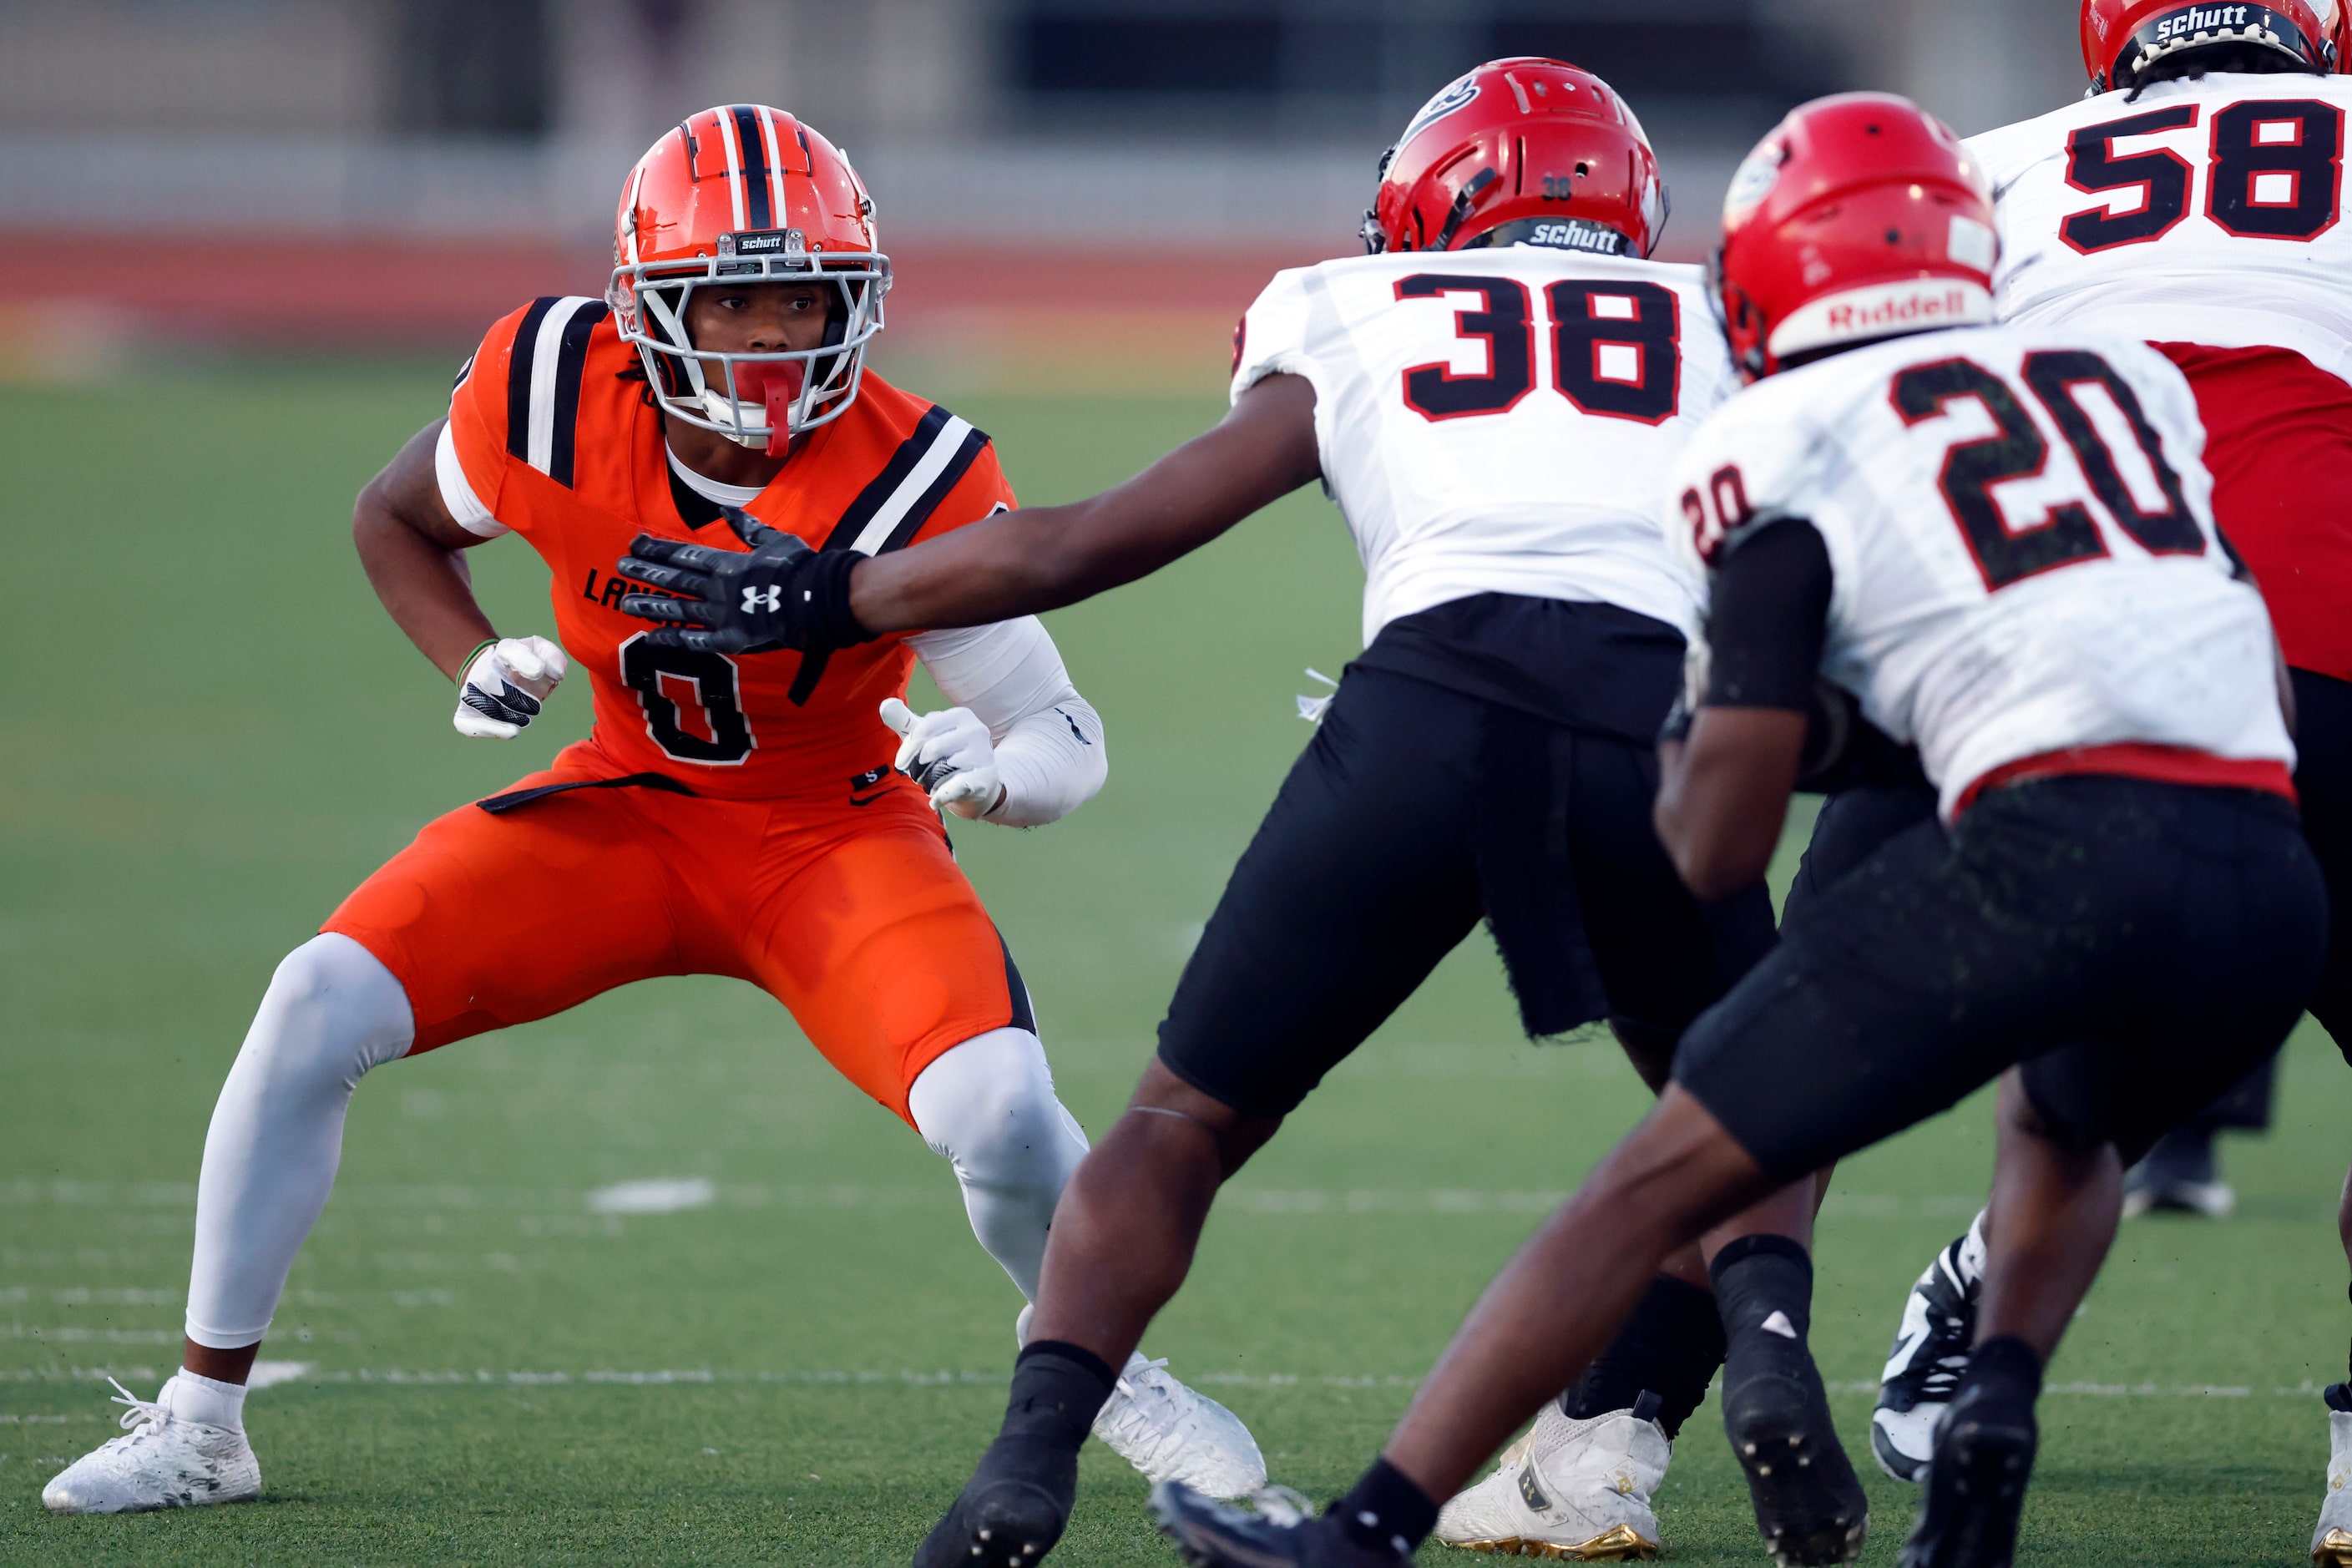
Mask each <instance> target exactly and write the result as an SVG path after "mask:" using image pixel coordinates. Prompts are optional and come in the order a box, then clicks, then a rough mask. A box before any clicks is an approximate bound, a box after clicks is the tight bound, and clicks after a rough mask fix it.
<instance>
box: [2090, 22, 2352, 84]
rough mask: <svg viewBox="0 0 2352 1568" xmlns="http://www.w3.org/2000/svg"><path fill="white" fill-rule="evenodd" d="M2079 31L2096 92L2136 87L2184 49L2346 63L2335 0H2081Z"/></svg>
mask: <svg viewBox="0 0 2352 1568" xmlns="http://www.w3.org/2000/svg"><path fill="white" fill-rule="evenodd" d="M2082 35H2083V66H2084V69H2085V70H2087V71H2089V72H2090V74H2091V90H2092V91H2093V92H2095V93H2098V92H2106V91H2109V90H2111V89H2128V88H2133V87H2137V86H2138V85H2140V83H2141V80H2142V78H2143V77H2144V76H2145V74H2146V72H2147V68H2148V67H2150V66H2152V65H2154V64H2156V62H2158V60H2162V59H2167V58H2172V57H2174V56H2177V55H2181V54H2185V53H2187V52H2189V51H2191V50H2197V51H2204V50H2215V49H2221V48H2225V47H2226V48H2234V49H2238V50H2244V49H2248V48H2252V49H2257V50H2262V51H2265V52H2269V53H2274V54H2276V55H2279V56H2282V57H2284V59H2285V60H2287V61H2290V62H2292V63H2293V64H2294V65H2296V66H2299V67H2300V68H2303V69H2305V70H2308V71H2314V72H2319V73H2326V72H2329V71H2340V70H2344V69H2346V68H2347V65H2352V62H2347V60H2346V58H2345V45H2346V42H2347V40H2346V36H2345V35H2346V18H2345V13H2344V6H2343V4H2342V0H2266V4H2263V5H2213V4H2203V3H2199V4H2183V3H2182V0H2083V15H2082Z"/></svg>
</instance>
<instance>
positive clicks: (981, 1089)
mask: <svg viewBox="0 0 2352 1568" xmlns="http://www.w3.org/2000/svg"><path fill="white" fill-rule="evenodd" d="M907 1100H908V1109H910V1110H913V1112H914V1113H915V1125H916V1127H917V1128H919V1130H920V1131H921V1132H922V1134H923V1142H926V1143H929V1145H930V1146H931V1148H932V1149H933V1150H934V1151H935V1152H939V1153H940V1154H943V1155H945V1156H947V1158H948V1159H949V1160H950V1161H951V1162H953V1163H954V1165H955V1173H956V1180H957V1181H958V1182H960V1183H961V1184H963V1207H964V1213H965V1214H967V1215H971V1229H972V1234H973V1235H974V1236H977V1237H979V1238H980V1245H981V1246H982V1247H986V1248H987V1249H988V1255H989V1256H990V1257H991V1258H995V1259H996V1261H997V1262H999V1263H1001V1264H1003V1266H1004V1272H1005V1273H1007V1274H1009V1275H1011V1276H1012V1277H1013V1284H1014V1285H1016V1286H1018V1287H1020V1289H1021V1294H1022V1295H1024V1297H1027V1298H1028V1299H1029V1300H1033V1301H1034V1300H1036V1299H1037V1271H1038V1268H1040V1267H1041V1266H1042V1265H1043V1264H1044V1262H1045V1227H1046V1226H1048V1225H1049V1224H1051V1223H1052V1221H1053V1218H1054V1200H1055V1199H1056V1198H1058V1197H1060V1196H1061V1195H1062V1187H1063V1184H1065V1183H1066V1182H1067V1181H1068V1180H1069V1179H1070V1173H1071V1172H1072V1171H1075V1170H1076V1169H1077V1168H1078V1162H1079V1161H1080V1160H1081V1159H1083V1158H1084V1157H1085V1156H1086V1152H1087V1135H1086V1133H1085V1132H1083V1131H1080V1130H1079V1128H1078V1124H1077V1121H1076V1120H1075V1119H1074V1118H1073V1117H1072V1116H1071V1115H1070V1113H1069V1112H1068V1111H1066V1110H1063V1109H1062V1102H1061V1101H1060V1100H1056V1099H1055V1098H1054V1075H1053V1072H1052V1071H1051V1069H1049V1068H1047V1067H1046V1065H1045V1047H1043V1046H1041V1045H1039V1044H1038V1043H1037V1037H1036V1036H1034V1035H1033V1034H1031V1033H1030V1032H1029V1031H1028V1030H1026V1029H992V1030H991V1031H989V1032H988V1033H987V1034H985V1035H978V1036H975V1037H972V1038H971V1039H969V1040H966V1041H965V1042H964V1043H963V1044H961V1045H960V1046H958V1047H955V1048H954V1049H952V1050H950V1051H949V1052H947V1053H946V1054H945V1055H943V1056H941V1057H940V1058H939V1059H938V1060H937V1061H935V1062H933V1063H932V1064H931V1065H930V1066H929V1067H928V1068H924V1069H923V1073H922V1076H921V1077H920V1078H918V1079H916V1080H915V1087H914V1088H913V1089H911V1090H909V1091H908V1096H907Z"/></svg>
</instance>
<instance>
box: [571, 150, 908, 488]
mask: <svg viewBox="0 0 2352 1568" xmlns="http://www.w3.org/2000/svg"><path fill="white" fill-rule="evenodd" d="M795 284H797V285H802V286H814V287H817V288H820V289H825V290H827V292H828V296H829V298H828V301H827V306H828V308H827V310H826V316H825V328H824V342H823V343H822V344H821V345H820V346H819V347H817V348H814V349H803V350H780V351H777V352H774V353H710V352H707V351H705V350H702V349H699V348H698V347H697V346H696V345H695V343H694V341H693V337H692V334H691V333H690V332H689V331H688V329H687V303H688V300H690V299H691V298H692V297H693V294H694V291H695V290H696V289H707V288H712V287H720V286H724V287H732V288H742V287H745V286H760V285H795ZM889 291H890V258H888V257H887V256H885V255H884V254H883V253H882V250H881V247H879V245H878V244H877V242H876V239H875V231H874V200H873V198H872V197H871V196H869V195H866V186H865V185H864V184H863V183H862V182H860V181H859V179H858V178H857V172H856V170H855V169H852V168H851V167H850V166H849V160H848V159H846V158H845V157H844V156H843V155H842V153H841V152H840V150H839V149H837V148H835V146H834V145H833V143H831V142H827V141H826V140H825V139H824V137H822V136H820V135H818V134H817V133H816V132H814V131H812V130H810V129H809V128H808V127H807V126H805V125H803V124H802V123H801V122H800V121H797V120H795V119H793V117H792V116H791V115H789V114H787V113H785V112H784V111H783V110H780V109H770V108H766V107H764V106H761V105H756V104H733V105H730V106H726V107H723V108H719V109H707V110H703V111H702V112H701V113H699V114H697V115H694V116H692V117H690V118H689V119H688V120H687V121H684V122H683V123H681V124H680V125H679V126H678V127H677V129H676V130H673V131H671V132H668V133H667V134H666V135H664V136H663V137H662V139H661V140H660V141H658V142H655V143H654V144H653V146H652V148H651V149H650V150H649V151H648V152H647V153H646V155H645V156H644V157H643V158H641V159H639V160H638V161H637V166H636V167H635V169H633V170H631V171H630V172H629V177H628V179H627V181H626V182H625V183H624V184H623V186H622V189H621V206H620V211H619V212H618V213H617V214H616V215H615V216H614V225H613V279H612V284H611V286H610V287H609V288H608V289H606V291H605V298H606V300H607V301H608V302H609V303H610V304H611V305H612V307H613V314H614V320H615V321H616V322H617V323H618V325H619V328H620V332H621V338H622V341H623V342H627V343H630V344H632V345H634V346H635V349H636V351H637V354H638V357H639V358H640V359H641V360H643V361H644V363H645V367H646V380H647V381H648V382H649V383H650V384H651V385H652V388H653V395H654V396H655V398H656V400H657V401H658V402H659V404H660V405H661V408H662V412H663V413H664V414H665V415H667V416H670V417H672V418H677V419H682V420H684V421H685V422H686V423H688V424H689V425H698V426H701V427H702V428H704V429H706V430H716V431H718V432H719V434H720V435H722V436H725V437H728V438H729V439H730V440H733V441H738V442H740V443H741V444H742V445H744V446H746V447H754V448H761V449H765V450H768V451H772V452H777V453H781V452H782V450H783V446H784V443H785V442H786V441H787V440H788V439H789V438H790V437H792V436H793V434H794V433H796V432H799V431H803V430H808V429H813V428H814V427H815V426H819V425H823V424H824V423H826V422H827V421H828V420H833V419H837V418H839V417H840V416H842V415H843V414H845V412H847V411H848V409H849V406H850V405H851V404H852V403H854V402H856V399H857V388H858V384H859V382H860V381H861V380H862V379H863V378H864V376H865V373H866V345H867V344H868V343H870V342H872V341H873V339H874V336H875V334H876V333H877V332H879V331H881V330H882V300H883V297H884V296H885V295H887V293H888V292H889Z"/></svg>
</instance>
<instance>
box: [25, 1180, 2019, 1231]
mask: <svg viewBox="0 0 2352 1568" xmlns="http://www.w3.org/2000/svg"><path fill="white" fill-rule="evenodd" d="M1568 1195H1569V1194H1568V1192H1567V1190H1566V1189H1564V1188H1560V1189H1553V1188H1527V1189H1517V1188H1506V1189H1499V1190H1497V1189H1489V1188H1477V1187H1396V1188H1383V1187H1253V1186H1248V1185H1237V1186H1234V1187H1233V1188H1231V1189H1229V1190H1228V1191H1226V1192H1224V1193H1223V1194H1220V1196H1219V1198H1218V1203H1217V1206H1218V1209H1219V1211H1220V1212H1223V1213H1234V1214H1250V1215H1318V1216H1319V1215H1483V1214H1493V1215H1541V1214H1549V1213H1550V1212H1551V1211H1552V1210H1553V1209H1555V1208H1557V1207H1559V1205H1560V1204H1562V1203H1563V1202H1565V1201H1566V1200H1567V1198H1568ZM955 1199H956V1191H955V1187H954V1184H952V1183H951V1182H948V1181H945V1180H942V1181H940V1182H937V1183H932V1184H925V1185H919V1186H897V1185H888V1186H869V1185H865V1184H858V1183H854V1182H844V1183H834V1184H823V1185H819V1184H783V1185H773V1186H771V1185H757V1184H719V1183H716V1182H712V1181H710V1180H709V1179H708V1178H705V1177H701V1176H658V1177H651V1178H647V1179H645V1180H641V1181H631V1182H620V1183H615V1184H612V1185H610V1186H603V1187H595V1188H592V1189H587V1190H582V1189H579V1188H571V1187H522V1186H491V1185H476V1184H465V1183H447V1182H444V1183H428V1184H394V1183H387V1184H353V1183H346V1184H343V1185H341V1186H339V1187H337V1188H336V1189H335V1195H334V1205H335V1208H336V1209H337V1210H339V1211H341V1212H345V1213H350V1212H352V1211H369V1212H380V1211H394V1212H397V1211H404V1210H433V1211H466V1210H483V1211H493V1212H508V1211H521V1212H530V1213H553V1214H563V1213H567V1212H568V1213H571V1214H575V1215H576V1214H579V1213H581V1212H583V1211H585V1212H586V1213H589V1214H593V1215H653V1214H669V1213H675V1212H677V1211H680V1210H687V1209H696V1208H703V1207H708V1206H712V1205H716V1206H719V1207H722V1208H782V1209H814V1210H824V1209H856V1210H872V1209H899V1208H915V1207H938V1208H940V1209H941V1210H942V1211H943V1212H944V1211H945V1209H946V1207H947V1205H950V1204H952V1203H954V1202H955ZM195 1202H196V1189H195V1187H194V1184H189V1183H184V1182H183V1183H174V1182H145V1183H120V1184H118V1183H107V1182H66V1181H52V1182H36V1181H22V1180H19V1181H5V1182H0V1207H46V1206H58V1207H91V1208H110V1209H125V1208H179V1209H192V1208H194V1206H195ZM1983 1205H1984V1198H1983V1195H1982V1194H1886V1193H1853V1192H1836V1191H1832V1193H1831V1194H1830V1195H1829V1200H1828V1203H1827V1204H1826V1205H1824V1208H1823V1213H1824V1215H1827V1216H1829V1217H1831V1218H1839V1219H1950V1220H1965V1219H1967V1218H1968V1216H1969V1215H1972V1214H1974V1213H1976V1212H1977V1210H1978V1209H1979V1208H1981V1207H1982V1206H1983Z"/></svg>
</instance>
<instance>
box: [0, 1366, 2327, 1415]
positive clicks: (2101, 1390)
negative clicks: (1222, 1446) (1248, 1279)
mask: <svg viewBox="0 0 2352 1568" xmlns="http://www.w3.org/2000/svg"><path fill="white" fill-rule="evenodd" d="M162 1375H163V1373H162V1371H161V1369H159V1368H156V1367H152V1366H105V1367H83V1366H46V1367H16V1368H0V1382H8V1383H102V1382H104V1381H105V1380H106V1379H108V1378H109V1377H119V1378H121V1379H123V1380H124V1381H125V1382H131V1381H133V1380H136V1379H141V1378H156V1377H160V1376H162ZM1009 1375H1010V1374H1009V1373H1008V1372H1006V1371H1005V1370H1004V1369H1003V1368H999V1369H997V1370H995V1371H992V1372H973V1371H968V1370H967V1371H944V1370H942V1371H935V1372H927V1371H918V1370H915V1369H913V1368H900V1369H899V1370H898V1371H895V1372H887V1371H878V1370H866V1371H847V1370H815V1369H803V1370H786V1371H730V1370H722V1369H718V1368H713V1367H707V1366H705V1367H657V1368H650V1369H646V1370H641V1371H627V1370H621V1369H615V1368H589V1369H585V1370H582V1371H556V1370H526V1369H509V1370H504V1371H494V1370H491V1369H488V1368H481V1367H477V1368H475V1369H473V1370H471V1371H467V1370H464V1369H458V1368H429V1367H420V1368H408V1367H361V1368H330V1367H320V1366H317V1365H315V1364H314V1363H309V1362H267V1361H265V1362H260V1363H256V1376H255V1379H254V1386H255V1387H257V1388H267V1387H269V1386H272V1385H274V1384H289V1383H291V1384H329V1383H331V1384H385V1385H388V1386H393V1387H407V1386H416V1387H523V1388H538V1387H547V1386H562V1385H566V1384H574V1385H580V1386H591V1387H593V1386H602V1385H618V1386H623V1387H631V1388H665V1387H687V1388H690V1387H701V1386H709V1385H714V1384H725V1385H730V1386H731V1385H741V1384H778V1385H782V1386H787V1387H820V1388H835V1387H851V1388H894V1389H898V1388H1002V1387H1003V1386H1004V1384H1005V1381H1006V1379H1007V1377H1008V1376H1009ZM1187 1381H1188V1382H1191V1383H1194V1384H1202V1385H1205V1386H1210V1387H1218V1388H1395V1389H1412V1388H1418V1387H1419V1386H1420V1385H1421V1379H1420V1378H1418V1377H1407V1376H1402V1375H1400V1374H1398V1373H1246V1372H1210V1373H1199V1374H1196V1375H1188V1377H1187ZM1828 1386H1829V1390H1830V1392H1831V1393H1832V1394H1875V1393H1877V1392H1878V1384H1876V1383H1875V1382H1872V1381H1867V1380H1859V1379H1856V1380H1848V1381H1843V1382H1832V1383H1831V1384H1829V1385H1828ZM2042 1393H2043V1394H2045V1395H2047V1396H2051V1397H2054V1398H2087V1399H2249V1398H2253V1397H2256V1396H2257V1395H2260V1396H2261V1397H2264V1398H2273V1399H2315V1398H2317V1397H2318V1395H2319V1393H2320V1386H2319V1384H2315V1383H2310V1382H2305V1383H2301V1384H2296V1385H2295V1386H2294V1387H2292V1388H2289V1387H2274V1388H2268V1389H2256V1388H2254V1387H2252V1386H2250V1385H2248V1384H2206V1383H2189V1384H2156V1383H2136V1384H2127V1383H2055V1384H2050V1385H2049V1386H2047V1387H2045V1388H2044V1389H2042ZM28 1419H29V1417H28Z"/></svg>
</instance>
